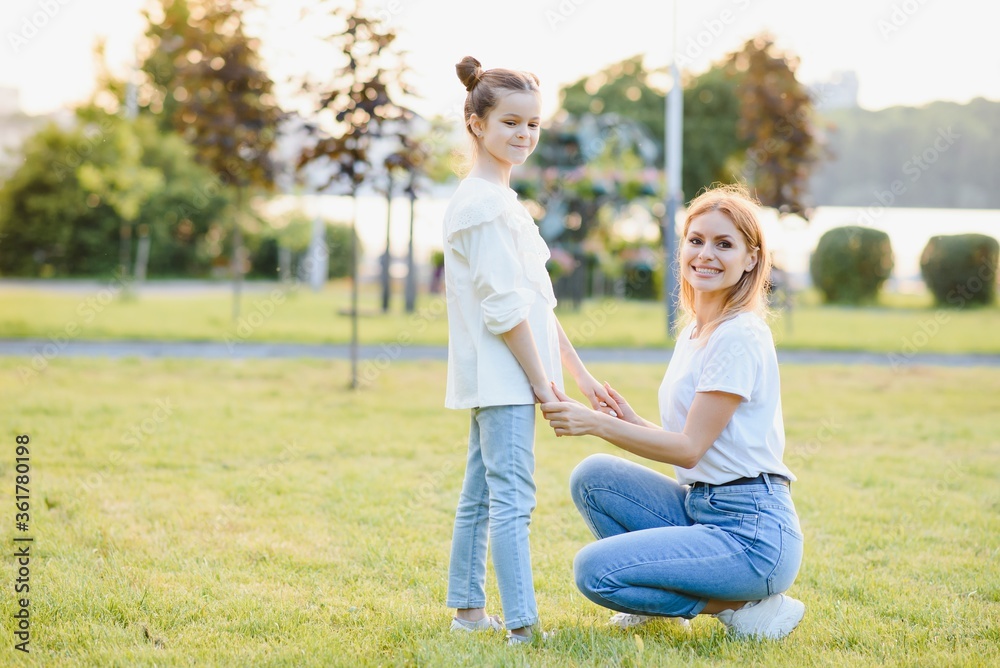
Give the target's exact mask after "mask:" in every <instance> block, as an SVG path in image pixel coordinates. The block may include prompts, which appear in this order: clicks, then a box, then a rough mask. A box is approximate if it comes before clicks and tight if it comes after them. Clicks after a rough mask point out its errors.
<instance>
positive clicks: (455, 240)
mask: <svg viewBox="0 0 1000 668" xmlns="http://www.w3.org/2000/svg"><path fill="white" fill-rule="evenodd" d="M443 237H444V239H443V241H444V244H443V246H444V275H445V291H446V295H447V300H448V382H447V389H446V391H445V406H446V407H447V408H476V407H481V406H505V405H518V404H533V403H534V402H535V395H534V392H532V390H531V384H530V383H529V382H528V377H527V375H526V374H525V373H524V370H523V369H522V368H521V365H520V364H519V363H518V361H517V358H515V357H514V354H513V353H511V351H510V349H509V348H508V347H507V344H506V343H504V340H503V338H502V337H501V336H500V335H501V334H503V333H504V332H507V331H509V330H510V329H512V328H513V327H514V326H515V325H517V324H518V323H520V322H521V321H523V320H527V321H528V325H529V327H530V328H531V333H532V335H533V336H534V339H535V345H536V346H537V347H538V353H539V355H540V357H541V360H542V366H543V368H544V369H545V372H546V375H547V376H548V379H549V380H554V381H555V382H556V384H557V385H558V386H559V387H560V389H561V388H562V366H561V364H560V357H559V334H558V329H557V327H556V320H555V314H554V313H553V309H554V308H555V305H556V298H555V295H554V294H553V292H552V282H551V280H550V279H549V275H548V272H547V271H546V269H545V263H546V261H547V260H548V259H549V257H550V255H549V249H548V246H546V245H545V241H544V240H543V239H542V237H541V235H540V234H539V233H538V226H537V225H535V222H534V220H532V218H531V216H530V215H529V214H528V212H527V211H526V210H525V208H524V206H522V205H521V203H520V202H519V201H518V200H517V193H515V192H514V191H513V190H512V189H510V188H507V187H504V186H501V185H499V184H495V183H491V182H489V181H485V180H483V179H479V178H475V177H467V178H466V179H464V180H463V181H462V182H461V183H460V184H459V186H458V189H457V190H456V191H455V194H454V196H453V197H452V199H451V202H449V204H448V208H447V210H446V211H445V215H444V231H443Z"/></svg>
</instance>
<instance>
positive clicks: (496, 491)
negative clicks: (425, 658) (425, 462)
mask: <svg viewBox="0 0 1000 668" xmlns="http://www.w3.org/2000/svg"><path fill="white" fill-rule="evenodd" d="M534 443H535V406H534V405H532V404H526V405H523V406H488V407H483V408H474V409H472V424H471V427H470V429H469V453H468V460H467V462H466V465H465V480H464V482H463V483H462V493H461V495H460V496H459V500H458V510H457V511H456V512H455V530H454V533H453V535H452V544H451V563H450V566H449V569H448V599H447V605H448V607H451V608H483V607H485V606H486V590H485V581H486V549H487V538H488V541H489V544H490V546H491V550H492V555H493V569H494V571H496V576H497V585H498V587H499V589H500V602H501V604H502V605H503V614H504V622H505V624H506V626H507V628H509V629H517V628H521V627H524V626H532V625H534V624H536V623H537V622H538V608H537V607H536V605H535V588H534V582H533V580H532V576H531V550H530V549H529V547H528V525H529V524H530V522H531V512H532V511H533V510H534V509H535V482H534V480H533V478H532V475H533V473H534V470H535V452H534Z"/></svg>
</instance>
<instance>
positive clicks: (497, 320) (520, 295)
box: [451, 214, 537, 335]
mask: <svg viewBox="0 0 1000 668" xmlns="http://www.w3.org/2000/svg"><path fill="white" fill-rule="evenodd" d="M451 242H452V246H453V247H454V249H455V251H456V252H457V253H458V254H459V255H461V256H462V257H464V258H465V259H466V261H467V262H468V263H469V270H470V273H471V275H472V283H473V288H474V290H475V293H476V296H477V297H478V298H479V299H480V301H481V303H482V311H483V321H484V323H485V324H486V328H487V329H488V330H489V331H490V333H492V334H496V335H500V334H503V333H504V332H508V331H510V330H511V329H513V328H514V326H515V325H517V324H518V323H520V322H521V321H523V320H526V319H527V318H528V314H529V312H530V310H531V305H532V304H534V303H535V299H536V297H537V295H536V293H535V291H534V290H530V289H528V288H526V287H523V285H522V281H521V273H522V271H523V270H522V268H521V263H520V261H519V260H518V254H517V249H516V248H515V247H514V238H513V235H512V233H511V230H510V228H509V226H508V225H507V223H506V222H505V221H504V219H503V215H502V214H501V215H500V216H497V217H496V218H494V219H493V220H489V221H486V222H483V223H481V224H479V225H474V226H471V227H466V228H464V229H462V230H459V231H458V232H456V233H455V234H454V235H453V236H452V239H451Z"/></svg>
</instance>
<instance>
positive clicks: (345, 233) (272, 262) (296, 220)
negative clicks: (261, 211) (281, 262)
mask: <svg viewBox="0 0 1000 668" xmlns="http://www.w3.org/2000/svg"><path fill="white" fill-rule="evenodd" d="M312 225H313V222H312V219H311V218H309V217H308V216H305V215H304V214H301V213H295V214H292V215H291V216H290V220H289V222H287V223H286V224H285V225H284V226H283V227H282V228H280V229H278V230H275V229H269V230H266V231H265V232H263V233H262V234H260V235H259V236H254V235H250V234H248V235H247V237H246V246H247V248H248V249H249V251H250V267H251V269H250V275H251V276H254V277H258V278H276V277H277V269H278V249H279V247H281V246H284V247H285V248H288V249H289V250H290V251H292V275H293V276H297V275H298V271H299V268H300V265H301V263H302V262H304V261H305V260H306V258H307V256H308V252H309V243H310V241H311V237H312ZM326 246H327V250H328V251H329V253H330V255H329V276H330V278H344V277H346V276H350V275H351V228H350V226H349V225H344V224H342V223H326ZM363 252H364V250H363V248H362V246H361V240H360V239H358V255H359V256H360V255H361V254H362V253H363Z"/></svg>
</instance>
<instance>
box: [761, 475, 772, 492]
mask: <svg viewBox="0 0 1000 668" xmlns="http://www.w3.org/2000/svg"><path fill="white" fill-rule="evenodd" d="M760 476H761V477H762V478H763V479H764V484H765V485H767V493H768V494H770V495H771V496H774V488H773V487H771V476H769V475H768V474H766V473H761V474H760Z"/></svg>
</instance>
